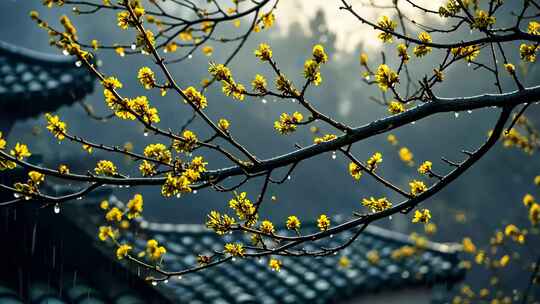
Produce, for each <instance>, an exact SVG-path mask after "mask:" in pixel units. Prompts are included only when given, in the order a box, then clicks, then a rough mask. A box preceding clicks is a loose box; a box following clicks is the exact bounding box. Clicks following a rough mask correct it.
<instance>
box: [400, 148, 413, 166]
mask: <svg viewBox="0 0 540 304" xmlns="http://www.w3.org/2000/svg"><path fill="white" fill-rule="evenodd" d="M398 154H399V158H400V159H401V161H402V162H404V163H406V164H407V165H408V166H413V165H414V154H413V153H412V152H411V150H409V148H407V147H402V148H401V149H399V152H398Z"/></svg>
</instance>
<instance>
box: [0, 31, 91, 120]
mask: <svg viewBox="0 0 540 304" xmlns="http://www.w3.org/2000/svg"><path fill="white" fill-rule="evenodd" d="M93 83H94V77H93V76H92V75H90V74H89V73H88V71H87V70H86V69H84V68H78V67H77V66H76V64H75V60H74V59H73V58H71V57H66V56H61V55H48V54H43V53H40V52H36V51H32V50H29V49H25V48H21V47H18V46H14V45H11V44H9V43H6V42H2V41H0V113H9V117H10V118H17V119H24V118H28V117H33V116H36V115H38V114H40V113H44V112H52V111H55V110H56V109H58V108H59V107H61V106H63V105H68V104H72V103H73V102H75V101H77V100H80V99H82V98H83V97H84V96H85V95H87V94H89V93H90V92H92V90H93Z"/></svg>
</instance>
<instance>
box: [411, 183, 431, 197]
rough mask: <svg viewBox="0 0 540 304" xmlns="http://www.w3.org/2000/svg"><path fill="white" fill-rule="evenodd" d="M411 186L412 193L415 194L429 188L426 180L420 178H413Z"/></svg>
mask: <svg viewBox="0 0 540 304" xmlns="http://www.w3.org/2000/svg"><path fill="white" fill-rule="evenodd" d="M409 186H410V187H411V194H412V195H413V196H417V195H419V194H421V193H423V192H425V191H426V190H427V186H426V184H424V182H422V181H419V180H413V181H411V182H410V183H409Z"/></svg>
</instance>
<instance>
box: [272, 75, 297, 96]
mask: <svg viewBox="0 0 540 304" xmlns="http://www.w3.org/2000/svg"><path fill="white" fill-rule="evenodd" d="M275 83H276V89H278V91H280V92H281V93H283V94H285V95H290V96H298V95H299V94H300V93H299V92H298V90H297V89H296V88H295V87H294V86H293V84H292V82H291V81H290V80H289V79H287V78H286V77H285V76H283V74H280V75H279V76H278V77H277V78H276V80H275Z"/></svg>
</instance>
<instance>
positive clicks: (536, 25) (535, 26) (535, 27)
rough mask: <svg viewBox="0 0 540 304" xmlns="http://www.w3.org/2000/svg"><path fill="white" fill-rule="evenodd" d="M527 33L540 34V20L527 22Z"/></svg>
mask: <svg viewBox="0 0 540 304" xmlns="http://www.w3.org/2000/svg"><path fill="white" fill-rule="evenodd" d="M527 33H529V34H531V35H540V22H537V21H531V22H529V25H528V26H527Z"/></svg>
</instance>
